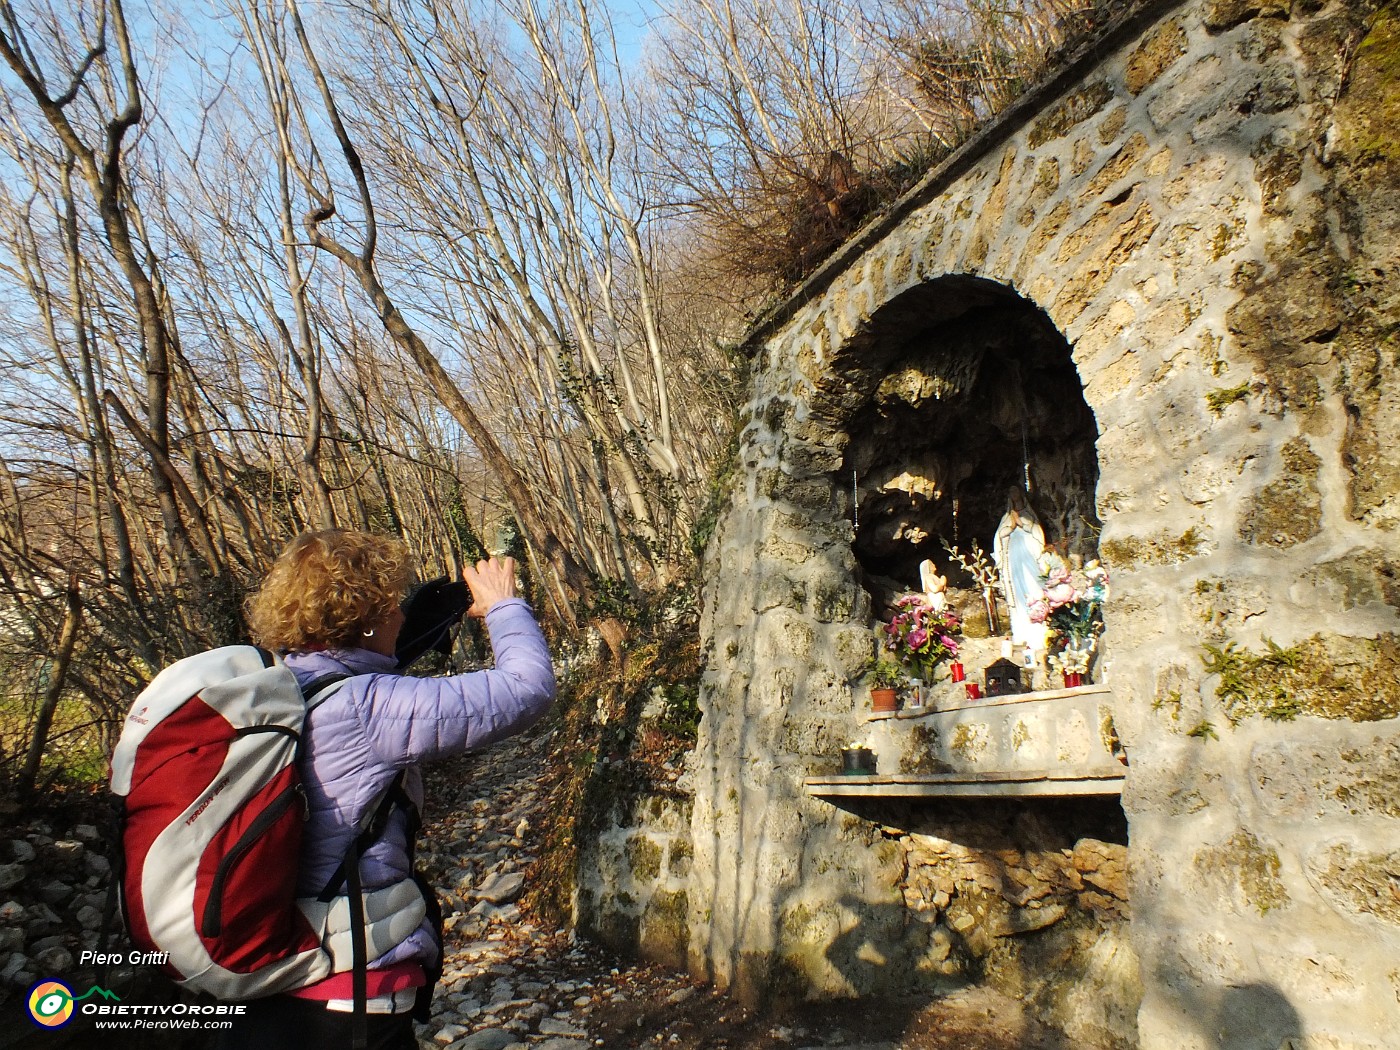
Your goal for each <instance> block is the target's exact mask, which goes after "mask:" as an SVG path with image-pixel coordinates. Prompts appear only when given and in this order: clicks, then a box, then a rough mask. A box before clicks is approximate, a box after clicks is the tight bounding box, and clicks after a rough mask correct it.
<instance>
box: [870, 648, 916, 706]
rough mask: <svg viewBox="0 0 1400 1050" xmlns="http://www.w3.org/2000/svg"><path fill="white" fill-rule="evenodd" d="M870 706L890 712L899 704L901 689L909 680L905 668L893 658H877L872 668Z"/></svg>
mask: <svg viewBox="0 0 1400 1050" xmlns="http://www.w3.org/2000/svg"><path fill="white" fill-rule="evenodd" d="M869 677H870V706H871V708H872V709H873V710H874V711H875V712H876V713H877V714H888V713H890V712H891V711H894V710H895V709H896V708H897V707H898V706H899V690H900V689H901V688H902V687H903V686H904V685H905V683H906V682H908V681H909V676H908V675H906V674H905V673H904V668H902V667H900V666H899V664H897V663H895V662H894V661H893V660H876V661H875V663H874V665H873V666H872V667H871V668H870V675H869Z"/></svg>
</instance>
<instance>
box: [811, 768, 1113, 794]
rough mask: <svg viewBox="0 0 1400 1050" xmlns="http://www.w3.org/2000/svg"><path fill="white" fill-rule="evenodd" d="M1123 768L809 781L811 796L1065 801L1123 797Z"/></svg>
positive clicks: (929, 774) (908, 774) (857, 777)
mask: <svg viewBox="0 0 1400 1050" xmlns="http://www.w3.org/2000/svg"><path fill="white" fill-rule="evenodd" d="M1123 775H1124V772H1123V770H1121V769H1116V770H1111V769H1105V770H1076V771H1074V772H1062V771H1058V770H1040V771H1034V772H1016V773H993V772H989V773H924V774H913V773H900V774H892V775H877V776H834V777H808V778H807V779H806V780H804V781H803V784H804V785H805V786H806V788H807V793H808V794H809V795H815V796H816V797H818V798H828V797H846V798H849V797H853V796H854V797H899V798H968V797H971V798H1014V797H1024V796H1027V795H1034V796H1040V797H1049V798H1067V797H1073V796H1079V795H1121V794H1122V793H1123Z"/></svg>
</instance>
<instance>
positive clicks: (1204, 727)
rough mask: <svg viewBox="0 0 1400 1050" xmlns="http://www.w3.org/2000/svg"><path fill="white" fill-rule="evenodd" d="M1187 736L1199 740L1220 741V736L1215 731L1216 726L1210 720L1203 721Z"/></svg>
mask: <svg viewBox="0 0 1400 1050" xmlns="http://www.w3.org/2000/svg"><path fill="white" fill-rule="evenodd" d="M1186 735H1187V736H1194V737H1196V738H1197V739H1198V740H1219V739H1220V734H1219V733H1217V732H1216V731H1215V724H1214V723H1213V722H1210V721H1209V720H1206V719H1202V720H1201V721H1200V722H1198V723H1196V725H1195V726H1194V727H1193V728H1191V729H1188V730H1187V731H1186Z"/></svg>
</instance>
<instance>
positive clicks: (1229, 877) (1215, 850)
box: [1195, 830, 1292, 915]
mask: <svg viewBox="0 0 1400 1050" xmlns="http://www.w3.org/2000/svg"><path fill="white" fill-rule="evenodd" d="M1282 866H1283V865H1282V863H1281V861H1280V860H1279V855H1278V850H1276V849H1274V848H1273V847H1272V846H1266V845H1265V844H1264V843H1263V842H1261V841H1260V840H1259V838H1258V837H1257V836H1256V835H1255V834H1254V833H1253V832H1251V831H1245V830H1240V831H1238V832H1236V833H1235V834H1234V835H1233V836H1231V837H1230V838H1229V839H1228V840H1227V841H1226V842H1224V843H1223V844H1221V845H1219V846H1208V847H1206V848H1205V849H1203V850H1201V851H1200V852H1198V853H1197V854H1196V859H1195V867H1196V870H1197V871H1198V872H1200V873H1201V874H1202V875H1203V876H1205V877H1207V878H1210V879H1214V880H1216V881H1219V882H1223V883H1225V884H1227V885H1232V886H1234V887H1235V888H1236V889H1237V890H1238V891H1239V893H1240V895H1241V896H1242V898H1243V900H1244V901H1245V902H1246V903H1247V904H1248V905H1249V906H1250V907H1252V908H1254V909H1256V910H1257V911H1258V912H1259V914H1260V915H1267V914H1268V913H1269V912H1270V911H1273V910H1274V909H1276V908H1283V907H1286V906H1287V905H1289V904H1290V903H1292V899H1291V898H1290V897H1289V895H1288V890H1287V889H1285V888H1284V885H1283V881H1282V880H1281V879H1280V878H1279V872H1280V870H1281V869H1282Z"/></svg>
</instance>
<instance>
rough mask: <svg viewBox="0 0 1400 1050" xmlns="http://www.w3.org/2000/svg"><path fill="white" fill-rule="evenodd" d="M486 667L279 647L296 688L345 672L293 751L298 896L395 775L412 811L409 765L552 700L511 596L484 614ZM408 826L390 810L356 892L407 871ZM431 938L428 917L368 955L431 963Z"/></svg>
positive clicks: (320, 881)
mask: <svg viewBox="0 0 1400 1050" xmlns="http://www.w3.org/2000/svg"><path fill="white" fill-rule="evenodd" d="M486 627H487V630H488V632H489V633H490V636H491V647H492V649H493V651H494V653H495V657H496V666H495V667H494V668H493V669H491V670H487V671H473V672H471V673H470V674H464V675H456V676H455V677H452V678H409V677H405V676H403V675H399V674H396V673H395V671H394V659H393V657H389V656H380V655H379V654H378V653H372V652H369V651H367V650H365V649H330V650H326V651H324V652H309V653H289V654H288V655H287V657H286V660H287V666H289V667H290V668H291V669H292V671H293V672H294V673H295V674H296V676H297V680H298V681H299V682H300V683H301V684H302V685H303V686H304V685H306V684H308V683H309V682H311V681H312V680H313V679H315V678H319V677H320V676H321V675H324V674H328V673H330V672H340V673H348V674H352V675H355V676H356V677H354V678H351V679H349V680H348V681H346V682H345V683H344V684H342V685H341V686H340V688H339V690H338V691H337V692H336V693H334V694H333V695H332V696H330V697H329V698H328V699H327V700H326V701H325V702H324V703H322V704H321V705H320V706H318V707H317V708H316V709H315V710H313V711H312V712H311V715H310V717H309V718H308V719H307V722H306V726H305V730H304V735H303V744H302V747H303V750H302V778H303V780H304V782H305V785H306V792H307V799H308V802H309V804H310V809H311V818H310V821H309V822H308V824H307V826H306V830H305V836H304V839H303V845H302V860H301V876H300V881H299V884H298V887H297V892H298V894H300V895H303V896H314V895H315V894H317V893H320V892H321V889H322V888H323V887H324V886H325V884H326V882H327V881H328V880H329V879H330V878H331V876H332V875H334V874H335V870H336V868H338V867H339V866H340V862H341V860H342V859H343V858H344V856H345V851H346V850H347V849H348V848H349V846H350V841H351V839H352V838H353V837H354V834H355V830H354V829H355V825H356V823H357V822H358V821H359V820H360V819H361V817H362V816H363V815H364V814H365V813H366V811H367V810H368V809H369V807H370V806H371V805H373V804H374V802H375V801H376V800H377V799H378V797H379V796H380V794H381V793H382V792H383V791H384V790H385V789H386V788H387V787H388V786H389V784H390V783H391V782H392V781H393V779H394V777H395V776H397V775H398V772H399V770H401V769H406V770H408V773H407V775H406V777H405V779H404V787H405V789H406V790H407V791H408V794H409V796H410V797H411V798H412V799H413V800H414V801H415V802H416V803H417V804H418V805H419V806H420V808H421V806H422V804H423V780H422V777H421V776H420V774H419V772H418V768H417V766H418V764H419V763H420V762H429V761H432V760H433V759H438V758H450V757H451V756H453V755H460V754H462V753H463V752H464V751H467V750H469V749H470V748H474V747H480V746H482V745H485V744H489V743H492V742H493V741H496V740H500V739H501V738H503V737H507V736H510V735H511V734H512V733H517V732H519V731H520V730H522V729H524V728H525V727H526V726H528V725H530V723H532V722H534V721H535V720H536V719H538V718H539V717H540V716H541V715H542V714H544V712H545V711H546V710H548V708H549V705H550V702H551V701H552V700H553V699H554V668H553V666H552V665H551V663H550V660H549V650H548V649H547V648H546V646H545V641H544V636H543V635H541V634H540V629H539V626H538V625H537V624H536V623H535V619H534V616H533V615H532V614H531V612H530V607H529V606H528V605H526V604H525V602H523V601H522V600H520V599H519V598H508V599H506V600H504V601H501V602H497V603H496V604H495V605H493V606H492V607H491V609H490V611H489V612H487V614H486ZM406 832H407V821H406V819H405V817H404V814H403V813H402V812H400V811H398V810H397V809H396V810H395V811H394V813H393V816H392V817H391V819H390V822H389V825H388V828H387V829H386V831H385V833H384V835H383V837H382V838H381V839H380V840H379V841H378V842H376V843H375V844H374V845H373V846H372V847H370V849H368V850H367V851H366V852H365V855H364V858H363V859H362V861H361V863H360V873H361V881H362V882H363V884H364V888H365V889H367V890H368V889H378V888H380V887H383V886H388V885H390V884H391V883H394V882H398V881H399V880H401V879H403V878H405V877H407V875H408V874H409V867H410V865H409V845H410V844H409V843H408V842H407V835H406ZM438 950H439V948H438V945H437V943H436V940H435V936H434V933H433V931H432V930H431V929H430V928H429V925H428V923H426V922H425V923H424V924H423V925H422V926H420V927H419V928H418V929H417V930H415V931H414V933H413V934H412V935H411V936H410V937H409V938H408V939H407V940H405V941H404V942H403V943H401V944H399V945H398V946H397V947H395V948H392V949H390V950H389V951H388V952H387V953H385V954H384V955H382V956H380V957H379V958H378V959H375V960H373V961H371V963H370V966H371V968H376V969H377V968H382V967H384V966H388V965H390V964H391V963H396V962H401V961H403V960H406V959H419V960H421V961H423V962H425V963H430V962H432V961H433V960H435V959H436V958H437V954H438Z"/></svg>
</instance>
